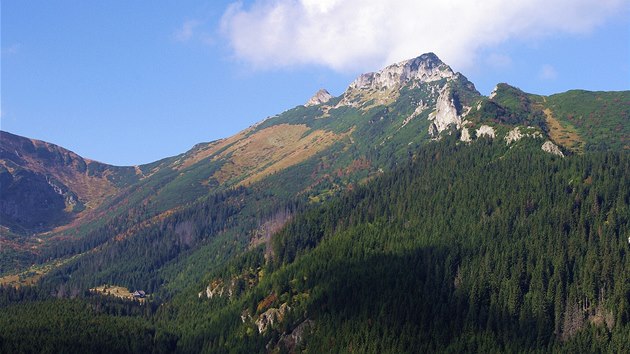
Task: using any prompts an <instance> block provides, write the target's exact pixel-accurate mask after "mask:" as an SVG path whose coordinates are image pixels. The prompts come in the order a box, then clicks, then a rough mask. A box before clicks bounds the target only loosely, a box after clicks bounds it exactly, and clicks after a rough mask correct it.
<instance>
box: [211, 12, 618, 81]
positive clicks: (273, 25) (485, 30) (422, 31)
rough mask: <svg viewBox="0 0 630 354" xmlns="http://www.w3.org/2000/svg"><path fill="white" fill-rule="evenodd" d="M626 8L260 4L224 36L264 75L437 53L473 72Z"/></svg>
mask: <svg viewBox="0 0 630 354" xmlns="http://www.w3.org/2000/svg"><path fill="white" fill-rule="evenodd" d="M627 3H628V1H627V0H511V1H505V0H483V1H468V0H450V1H425V0H387V1H384V0H254V1H253V2H251V3H249V4H248V5H244V4H243V2H235V3H233V4H231V5H230V6H229V7H228V9H227V10H226V12H225V13H224V15H223V18H222V21H221V22H222V24H221V28H222V31H223V33H224V35H225V36H226V37H227V39H228V41H229V44H230V46H231V48H232V50H233V53H234V55H235V57H236V58H238V59H240V60H242V61H244V62H246V63H249V64H250V65H253V66H254V67H257V68H263V69H268V68H278V67H291V66H300V65H322V66H326V67H330V68H333V69H335V70H339V71H344V70H356V69H357V68H360V69H370V68H372V69H373V68H375V67H379V66H383V65H386V64H390V63H393V62H398V61H400V60H404V59H409V58H412V57H416V56H418V55H420V54H422V53H425V52H435V53H436V54H438V56H440V58H441V59H442V60H444V61H445V62H446V63H448V64H451V65H453V66H455V67H458V68H459V67H466V66H468V65H471V64H472V63H473V62H474V59H475V55H476V53H477V52H478V51H479V50H480V49H483V48H488V47H492V46H495V45H498V44H500V43H503V42H505V41H508V40H513V39H528V38H540V37H545V36H548V35H554V34H558V33H584V32H588V31H590V30H592V29H593V28H594V27H595V26H597V25H598V24H600V23H602V22H603V21H605V20H606V19H607V18H608V17H610V16H612V15H614V14H615V13H616V12H617V11H619V10H620V9H621V8H622V6H624V5H627Z"/></svg>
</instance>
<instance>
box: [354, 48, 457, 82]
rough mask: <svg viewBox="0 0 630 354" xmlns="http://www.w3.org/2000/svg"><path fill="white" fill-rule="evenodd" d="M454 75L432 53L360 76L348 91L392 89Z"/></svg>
mask: <svg viewBox="0 0 630 354" xmlns="http://www.w3.org/2000/svg"><path fill="white" fill-rule="evenodd" d="M454 75H455V73H454V72H453V70H452V69H451V68H450V67H449V66H448V65H446V64H444V62H442V61H441V60H440V58H438V57H437V55H435V54H434V53H425V54H422V55H421V56H419V57H416V58H413V59H409V60H404V61H401V62H399V63H396V64H392V65H389V66H387V67H385V68H384V69H382V70H381V71H378V72H372V73H366V74H362V75H360V76H359V77H358V78H357V79H356V80H354V81H353V82H352V83H351V84H350V86H349V88H350V89H370V88H376V89H381V88H392V87H395V86H399V85H403V84H405V83H407V82H409V81H420V82H431V81H437V80H441V79H445V78H450V77H453V76H454Z"/></svg>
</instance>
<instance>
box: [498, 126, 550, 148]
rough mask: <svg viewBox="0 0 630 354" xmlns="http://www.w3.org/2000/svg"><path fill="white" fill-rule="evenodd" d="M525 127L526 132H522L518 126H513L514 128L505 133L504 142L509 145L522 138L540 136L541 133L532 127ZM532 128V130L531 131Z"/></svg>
mask: <svg viewBox="0 0 630 354" xmlns="http://www.w3.org/2000/svg"><path fill="white" fill-rule="evenodd" d="M526 129H527V130H528V132H526V133H523V132H522V131H521V128H520V127H515V128H514V129H512V130H510V131H509V132H508V133H507V134H506V135H505V143H506V144H507V145H510V144H512V143H515V142H517V141H519V140H521V139H523V138H542V134H541V133H540V132H539V131H535V130H534V129H535V128H534V127H527V128H526ZM532 130H534V131H533V132H532Z"/></svg>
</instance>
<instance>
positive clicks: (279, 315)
mask: <svg viewBox="0 0 630 354" xmlns="http://www.w3.org/2000/svg"><path fill="white" fill-rule="evenodd" d="M290 309H291V308H290V307H289V305H287V303H286V302H285V303H284V304H282V305H280V308H279V309H277V308H270V309H268V310H267V311H265V312H263V313H261V314H260V315H259V316H258V319H257V320H256V322H255V323H256V327H258V333H263V332H265V331H266V330H267V328H269V327H273V325H274V324H275V323H279V322H282V320H283V319H284V315H285V314H286V313H287V311H288V310H290Z"/></svg>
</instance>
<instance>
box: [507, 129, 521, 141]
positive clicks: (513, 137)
mask: <svg viewBox="0 0 630 354" xmlns="http://www.w3.org/2000/svg"><path fill="white" fill-rule="evenodd" d="M522 138H523V134H521V130H520V129H519V128H518V127H516V128H514V129H512V130H510V131H509V132H508V133H507V135H506V136H505V142H506V144H508V145H510V144H511V143H513V142H517V141H519V140H521V139H522Z"/></svg>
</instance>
